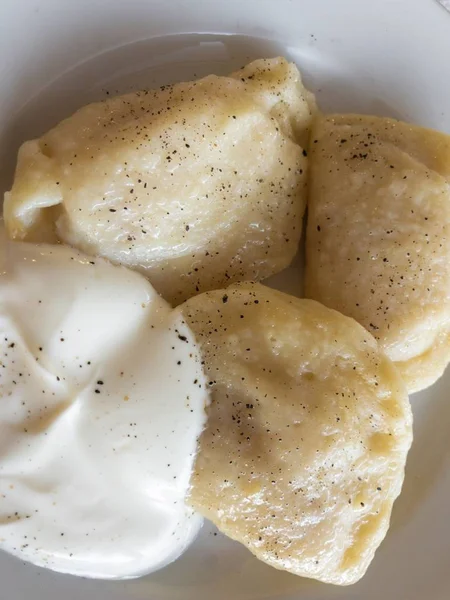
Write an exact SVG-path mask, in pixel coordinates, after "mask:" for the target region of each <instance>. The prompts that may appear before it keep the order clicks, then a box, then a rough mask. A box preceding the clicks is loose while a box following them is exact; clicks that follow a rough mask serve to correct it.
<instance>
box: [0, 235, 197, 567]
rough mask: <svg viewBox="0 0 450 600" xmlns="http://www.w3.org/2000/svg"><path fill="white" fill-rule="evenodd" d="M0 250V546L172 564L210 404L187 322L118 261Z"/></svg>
mask: <svg viewBox="0 0 450 600" xmlns="http://www.w3.org/2000/svg"><path fill="white" fill-rule="evenodd" d="M0 249H1V252H0V428H1V436H0V548H2V549H4V550H6V551H8V552H10V553H12V554H14V555H16V556H19V557H20V558H21V559H23V560H26V561H30V562H32V563H34V564H36V565H39V566H43V567H48V568H50V569H54V570H56V571H61V572H65V573H71V574H74V575H82V576H87V577H98V578H114V579H116V578H126V577H135V576H139V575H143V574H145V573H148V572H150V571H154V570H156V569H158V568H160V567H162V566H164V565H166V564H168V563H169V562H171V561H172V560H174V559H175V558H176V557H177V556H179V555H180V554H181V552H182V551H183V550H184V549H185V548H186V547H187V546H188V544H189V543H190V542H191V541H192V539H193V538H194V536H195V535H196V533H197V531H198V529H199V527H200V525H201V518H200V517H199V516H198V515H196V514H194V513H193V511H192V510H191V509H190V508H188V507H187V506H186V505H185V503H184V499H185V496H186V492H187V490H188V487H189V479H190V475H191V471H192V467H193V461H194V457H195V452H196V444H197V438H198V436H199V435H200V433H201V431H202V429H203V426H204V421H205V412H204V407H205V404H206V402H207V391H206V388H205V381H204V378H203V374H202V368H201V361H200V355H199V351H198V348H197V346H196V344H195V342H194V339H193V336H192V334H191V332H190V330H189V329H188V328H187V326H186V325H185V323H184V322H182V321H181V320H180V319H181V318H180V317H179V316H176V315H175V314H174V313H173V312H172V311H171V309H170V307H169V305H168V304H167V303H166V302H165V301H164V300H162V299H161V298H160V297H159V296H158V295H157V294H156V293H155V291H154V290H153V288H152V287H151V285H150V284H149V283H148V282H147V281H146V280H145V279H144V278H143V277H141V276H140V275H138V274H136V273H133V272H131V271H128V270H127V269H125V268H121V267H116V266H113V265H111V264H109V263H108V262H106V261H104V260H101V259H93V258H89V257H86V256H84V255H82V254H80V253H78V252H76V251H74V250H72V249H70V248H68V247H64V246H35V245H32V244H23V243H17V242H8V241H6V240H5V239H4V235H3V234H2V237H1V243H0Z"/></svg>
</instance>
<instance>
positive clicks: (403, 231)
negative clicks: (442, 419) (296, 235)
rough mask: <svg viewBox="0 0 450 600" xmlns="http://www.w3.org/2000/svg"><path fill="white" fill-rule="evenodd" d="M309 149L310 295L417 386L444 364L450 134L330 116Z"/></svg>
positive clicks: (447, 351) (448, 323) (449, 299)
mask: <svg viewBox="0 0 450 600" xmlns="http://www.w3.org/2000/svg"><path fill="white" fill-rule="evenodd" d="M311 150H312V152H311V181H310V198H309V208H308V228H307V256H306V259H307V260H306V263H307V264H306V293H307V296H308V297H310V298H313V299H315V300H318V301H319V302H322V303H323V304H326V305H327V306H329V307H331V308H335V309H336V310H339V311H341V312H342V313H344V314H346V315H349V316H351V317H353V318H354V319H356V320H357V321H359V322H360V323H361V324H362V325H364V327H366V329H368V330H369V331H370V332H371V333H372V334H373V335H374V336H375V338H377V339H378V341H379V343H380V344H381V347H382V348H383V349H384V350H385V352H386V353H387V354H388V356H389V357H390V358H391V359H392V360H393V361H395V362H396V364H397V366H398V368H399V370H400V371H401V374H402V376H403V378H404V380H405V382H406V384H407V387H408V389H409V391H410V392H414V391H418V390H420V389H423V388H425V387H427V386H429V385H431V384H432V383H434V381H436V379H438V378H439V377H440V376H441V375H442V372H443V371H444V369H445V367H446V366H447V364H448V362H449V360H450V136H447V135H445V134H443V133H439V132H436V131H432V130H429V129H424V128H421V127H416V126H413V125H409V124H407V123H402V122H399V121H395V120H393V119H385V118H378V117H370V116H359V115H335V116H328V117H323V118H319V119H318V120H317V122H316V124H315V127H314V131H313V134H312V143H311Z"/></svg>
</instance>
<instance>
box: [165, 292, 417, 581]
mask: <svg viewBox="0 0 450 600" xmlns="http://www.w3.org/2000/svg"><path fill="white" fill-rule="evenodd" d="M177 310H181V311H182V313H183V316H184V318H185V320H186V322H187V323H188V325H189V326H190V327H191V329H192V330H193V332H194V334H195V336H196V338H197V341H198V342H199V343H200V348H201V353H202V358H203V360H204V366H205V369H206V376H207V379H208V381H209V388H210V393H211V405H210V407H209V409H208V422H207V426H206V429H205V430H204V432H203V434H202V435H201V437H200V440H199V447H198V453H197V459H196V464H195V468H194V473H193V476H192V479H191V492H190V496H189V502H190V503H191V504H192V506H193V507H194V508H195V509H196V510H197V511H199V512H200V513H202V514H203V515H204V516H205V517H207V518H209V519H210V520H212V521H213V522H214V523H215V524H216V525H217V526H218V527H219V529H220V530H221V531H222V532H223V533H225V534H227V535H228V536H230V537H232V538H233V539H235V540H238V541H239V542H241V543H243V544H244V545H245V546H247V547H248V548H249V549H250V550H251V552H253V554H255V555H256V556H257V557H258V558H259V559H261V560H263V561H265V562H266V563H268V564H270V565H272V566H274V567H276V568H278V569H284V570H287V571H290V572H291V573H295V574H297V575H301V576H304V577H311V578H314V579H318V580H321V581H325V582H328V583H334V584H340V585H347V584H351V583H354V582H356V581H358V579H360V578H361V577H362V576H363V575H364V573H365V571H366V569H367V567H368V565H369V563H370V562H371V560H372V558H373V556H374V552H375V550H376V549H377V547H378V546H379V544H380V543H381V541H382V540H383V538H384V536H385V534H386V531H387V529H388V527H389V520H390V515H391V509H392V505H393V502H394V500H395V498H396V497H397V496H398V494H399V493H400V490H401V486H402V482H403V476H404V467H405V461H406V456H407V453H408V449H409V447H410V444H411V439H412V431H411V421H412V417H411V410H410V405H409V401H408V396H407V393H406V390H405V387H404V384H403V382H402V380H401V378H400V376H399V374H398V373H397V370H396V368H395V367H394V366H393V364H392V363H391V361H390V360H389V359H388V358H387V357H386V356H385V355H384V353H383V352H382V351H381V350H380V349H379V347H378V345H377V343H376V341H375V340H374V338H373V337H372V336H371V335H370V334H369V333H368V332H367V331H366V330H365V329H364V328H363V327H361V325H359V324H358V323H356V321H354V320H353V319H350V318H348V317H345V316H343V315H341V314H340V313H338V312H336V311H334V310H331V309H329V308H326V307H324V306H322V305H321V304H319V303H317V302H314V301H312V300H300V299H297V298H294V297H291V296H288V295H286V294H282V293H281V292H277V291H274V290H271V289H269V288H267V287H265V286H262V285H260V284H248V283H247V284H237V285H235V286H231V287H230V288H228V289H226V290H221V291H214V292H208V293H206V294H202V295H199V296H197V297H195V298H192V299H191V300H189V301H187V302H186V303H185V304H183V305H181V306H180V307H179V308H178V309H177Z"/></svg>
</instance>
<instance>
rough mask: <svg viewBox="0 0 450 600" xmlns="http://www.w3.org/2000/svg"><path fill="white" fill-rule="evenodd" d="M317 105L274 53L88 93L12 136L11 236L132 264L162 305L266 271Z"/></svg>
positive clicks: (298, 183) (278, 246)
mask: <svg viewBox="0 0 450 600" xmlns="http://www.w3.org/2000/svg"><path fill="white" fill-rule="evenodd" d="M314 112H315V103H314V98H313V96H312V94H310V93H309V92H308V91H307V90H306V89H305V88H304V87H303V85H302V82H301V77H300V73H299V71H298V69H297V68H296V67H295V66H294V65H293V64H291V63H288V62H287V61H286V60H285V59H283V58H275V59H262V60H257V61H255V62H253V63H251V64H249V65H247V66H246V67H244V68H243V69H242V70H240V71H238V72H236V73H234V74H232V75H230V76H229V77H218V76H215V75H210V76H208V77H205V78H204V79H200V80H198V81H193V82H187V83H179V84H175V85H171V86H163V87H162V88H159V89H156V90H150V91H142V92H137V93H131V94H127V95H125V96H119V97H116V98H110V99H107V100H105V101H104V102H99V103H94V104H90V105H88V106H86V107H84V108H82V109H81V110H79V111H78V112H76V113H75V114H74V115H73V116H71V117H70V118H68V119H66V120H65V121H63V122H61V123H60V124H59V125H57V126H56V127H55V128H54V129H52V130H51V131H49V132H48V133H46V134H45V135H44V136H42V137H41V138H40V139H38V140H33V141H30V142H26V143H25V144H23V146H22V147H21V149H20V152H19V158H18V165H17V170H16V176H15V180H14V184H13V187H12V190H11V192H10V193H8V194H6V197H5V221H6V226H7V228H8V231H9V234H10V236H11V237H13V238H14V239H20V240H28V241H45V242H56V241H62V242H65V243H68V244H70V245H72V246H75V247H77V248H79V249H80V250H82V251H84V252H86V253H88V254H92V255H100V256H103V257H106V258H108V259H110V260H111V261H113V262H115V263H120V264H123V265H125V266H128V267H131V268H133V269H136V270H138V271H140V272H141V273H143V274H145V275H146V276H148V278H149V279H150V281H151V283H152V284H153V285H154V287H155V288H156V289H157V291H158V292H160V293H161V294H162V295H163V296H164V297H165V298H166V299H167V300H170V301H171V302H173V303H178V302H181V301H182V300H184V299H186V298H189V297H190V296H193V295H195V294H197V293H199V292H201V291H205V290H209V289H214V288H220V287H223V286H226V285H228V284H230V283H232V282H234V281H241V280H246V279H258V280H259V279H263V278H266V277H268V276H269V275H272V274H273V273H276V272H278V271H280V270H282V269H283V268H285V267H286V266H288V264H289V263H290V261H291V260H292V258H293V257H294V255H295V253H296V251H297V246H298V242H299V239H300V236H301V229H302V217H303V213H304V209H305V203H306V189H305V186H306V177H307V158H306V154H307V152H306V149H305V145H306V144H307V141H308V137H309V130H310V125H311V121H312V116H313V114H314Z"/></svg>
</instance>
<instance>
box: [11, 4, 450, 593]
mask: <svg viewBox="0 0 450 600" xmlns="http://www.w3.org/2000/svg"><path fill="white" fill-rule="evenodd" d="M186 33H192V34H193V35H181V36H180V35H178V34H186ZM206 34H209V35H206ZM225 34H234V36H229V35H225ZM154 36H159V37H158V39H151V38H153V37H154ZM167 36H170V37H167ZM280 53H281V54H285V55H286V56H288V57H290V58H292V59H293V60H295V61H296V62H297V64H298V66H299V67H300V69H301V70H302V72H303V73H304V75H305V80H306V82H307V84H308V85H309V86H310V87H311V88H312V89H313V90H314V91H315V92H316V93H317V95H318V99H319V102H320V103H321V106H322V108H323V109H325V110H334V111H360V112H369V113H375V114H380V115H389V116H397V117H400V118H402V119H405V120H408V121H412V122H416V123H419V124H422V125H427V126H430V127H435V128H437V129H441V130H443V131H445V132H447V133H450V14H448V13H446V11H445V10H444V9H443V8H442V7H440V6H439V5H438V3H437V2H435V1H434V0H376V1H370V0H339V1H337V0H226V1H221V2H216V1H214V0H209V1H208V0H198V1H197V0H161V1H160V0H127V1H124V0H73V1H72V0H20V1H18V0H1V2H0V57H1V59H0V81H1V85H0V191H1V192H3V191H4V189H6V187H7V186H8V185H9V182H10V181H11V176H12V169H13V165H14V161H15V153H16V150H17V147H18V145H19V144H20V143H21V142H22V141H23V140H24V139H26V138H29V137H32V136H35V135H38V134H40V133H41V132H43V131H44V130H45V129H46V128H47V127H49V126H51V125H53V124H54V123H56V122H57V121H58V120H59V119H61V118H63V117H65V116H67V115H69V114H70V113H71V112H72V111H73V110H74V109H76V108H77V107H78V106H80V105H81V104H83V103H85V102H87V101H91V100H93V99H98V98H101V97H104V94H105V90H106V89H107V90H109V91H112V92H116V91H119V92H121V91H125V90H127V89H130V88H133V87H138V86H142V87H145V86H147V87H148V86H152V85H154V84H159V83H163V82H164V83H165V82H168V81H174V80H176V79H179V78H186V77H193V76H194V75H197V76H199V75H203V74H206V73H208V72H217V73H226V72H227V71H228V70H230V69H231V68H234V67H236V66H238V65H240V64H243V63H245V62H246V61H248V60H250V59H252V58H256V57H259V56H271V55H276V54H280ZM287 278H288V279H287V286H285V289H289V290H290V291H295V290H296V289H298V283H299V273H298V271H297V270H296V269H291V270H290V271H289V272H288V274H287ZM449 385H450V374H449V373H448V374H447V375H446V376H445V377H444V378H443V379H442V380H441V381H440V382H438V383H437V384H436V385H435V386H434V387H433V388H432V389H431V390H429V391H428V392H426V393H423V394H420V395H417V396H414V397H413V398H412V403H413V408H414V414H415V442H414V445H413V448H412V451H411V454H410V459H409V463H408V469H407V478H406V482H405V486H404V491H403V494H402V496H401V498H400V499H399V501H398V502H397V504H396V507H395V510H394V517H393V523H392V528H391V531H390V532H389V534H388V537H387V539H386V540H385V542H384V543H383V545H382V546H381V548H380V550H379V551H378V552H377V555H376V557H375V560H374V563H373V565H372V566H371V568H370V570H369V572H368V574H367V576H366V577H365V578H364V579H363V580H362V581H361V582H360V583H358V584H357V585H355V586H353V587H351V588H334V587H331V586H327V585H324V584H319V583H315V582H312V581H308V580H303V579H300V578H297V577H295V576H292V575H289V574H286V573H283V572H278V571H275V570H273V569H270V568H269V567H267V566H265V565H263V564H262V563H259V562H258V561H256V559H254V558H253V557H252V556H251V555H250V554H249V553H248V552H247V551H246V550H245V549H244V548H242V547H241V546H240V545H238V544H236V543H234V542H231V541H228V540H225V539H223V538H222V537H221V536H220V535H215V531H214V530H213V529H212V528H208V527H206V528H205V529H204V531H203V533H202V535H201V537H200V538H199V540H198V541H197V542H196V544H195V546H194V547H193V548H192V549H191V550H189V551H188V553H187V554H186V555H185V556H184V557H183V558H182V559H181V560H180V561H178V562H177V563H175V564H174V565H172V566H171V567H169V568H167V569H165V570H163V571H161V572H160V573H157V574H155V575H152V576H149V577H147V578H144V579H142V580H137V581H131V582H124V583H107V582H96V581H85V580H78V579H75V578H71V577H66V576H61V575H56V574H52V573H49V572H46V571H42V570H39V569H35V568H33V567H29V566H26V565H23V564H22V563H21V562H20V561H18V560H16V559H13V558H11V557H8V556H6V555H3V554H0V600H28V599H30V600H31V599H32V600H60V599H64V600H81V599H83V600H132V599H135V600H141V599H142V600H144V599H145V600H212V599H214V600H256V599H265V600H275V599H277V600H294V599H295V600H334V599H340V600H380V599H382V600H448V599H449V598H450V398H449V397H448V396H450V392H449ZM0 501H1V500H0Z"/></svg>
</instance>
